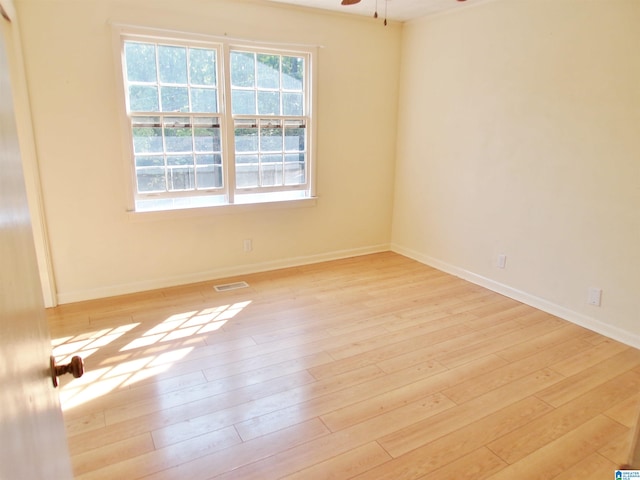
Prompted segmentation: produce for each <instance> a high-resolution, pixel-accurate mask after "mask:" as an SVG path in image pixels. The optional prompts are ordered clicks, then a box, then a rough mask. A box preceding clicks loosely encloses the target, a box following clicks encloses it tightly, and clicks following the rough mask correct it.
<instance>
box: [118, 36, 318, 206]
mask: <svg viewBox="0 0 640 480" xmlns="http://www.w3.org/2000/svg"><path fill="white" fill-rule="evenodd" d="M134 35H136V34H135V33H134V34H131V35H126V37H127V38H124V37H123V38H124V43H123V48H124V55H123V73H124V76H123V78H124V81H125V95H126V106H127V112H128V117H129V120H130V122H131V123H130V125H131V132H132V140H133V170H134V179H135V186H136V188H135V198H136V205H137V204H138V201H141V200H142V199H144V198H167V199H172V198H173V199H179V198H182V197H194V196H195V197H198V195H199V196H200V197H201V198H205V197H204V196H203V195H204V194H213V193H215V194H217V198H223V197H220V194H223V195H224V196H225V197H226V198H228V201H229V202H231V203H235V201H234V197H233V192H236V193H239V194H240V193H247V194H248V193H256V194H260V195H261V194H263V193H265V194H269V193H271V192H286V191H304V190H306V191H307V194H308V192H309V172H308V168H307V167H308V162H309V161H310V158H309V154H308V150H307V148H308V145H307V144H308V142H309V138H308V132H309V130H308V127H309V125H310V121H311V119H310V118H309V117H308V116H307V114H308V109H309V107H308V105H309V104H308V103H307V102H308V101H309V100H308V98H307V87H308V79H307V75H308V72H307V70H306V69H307V68H308V67H309V55H310V54H309V53H308V52H306V53H302V52H300V53H294V52H284V51H280V52H277V51H275V50H273V51H269V50H266V49H265V50H263V49H262V48H260V49H255V50H254V49H253V48H252V47H246V48H245V47H230V46H229V45H227V44H226V43H224V42H222V43H220V44H216V43H214V42H205V41H199V40H194V41H193V42H190V41H189V40H185V39H176V40H175V43H173V40H166V37H165V38H164V39H159V38H157V39H154V38H151V37H146V36H144V35H140V36H134ZM267 48H269V47H267ZM222 52H225V55H222ZM226 61H229V63H228V64H227V65H224V63H225V62H226ZM225 69H228V70H229V73H228V75H230V76H229V77H227V78H229V79H230V80H231V81H230V83H229V84H228V85H227V86H226V87H224V84H223V85H220V84H219V83H218V78H224V77H223V76H221V75H222V72H224V70H225ZM220 88H223V89H226V95H228V98H229V104H227V105H228V107H227V108H230V111H226V112H225V111H224V110H222V111H221V110H220V108H223V109H225V106H224V103H223V102H221V99H222V98H223V97H221V95H222V94H223V93H225V92H222V91H220ZM221 105H222V107H221ZM225 122H229V123H226V124H225ZM231 122H233V125H232V123H231ZM225 125H227V126H225ZM230 126H232V128H233V131H230V132H229V135H230V136H229V137H228V140H227V143H225V142H223V140H224V139H225V138H226V137H225V134H224V132H225V131H226V130H227V128H228V127H230ZM223 143H224V148H223ZM224 152H228V153H225V154H224V155H223V153H224ZM225 155H229V157H225ZM227 169H233V170H232V172H235V174H232V173H230V172H227ZM226 179H228V180H229V182H227V181H226ZM245 197H246V198H247V199H248V198H249V197H251V198H253V196H252V195H247V196H243V198H245ZM237 198H238V201H240V197H237ZM256 198H257V197H256ZM261 198H262V197H261ZM264 198H267V197H264ZM278 198H280V197H278ZM295 198H300V197H295ZM154 201H155V200H154ZM243 201H244V200H243ZM136 208H137V207H136Z"/></svg>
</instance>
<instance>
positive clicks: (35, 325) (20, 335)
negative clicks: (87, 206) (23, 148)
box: [0, 17, 72, 480]
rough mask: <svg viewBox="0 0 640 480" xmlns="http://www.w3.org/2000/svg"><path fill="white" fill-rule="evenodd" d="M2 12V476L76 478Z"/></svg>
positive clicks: (17, 479)
mask: <svg viewBox="0 0 640 480" xmlns="http://www.w3.org/2000/svg"><path fill="white" fill-rule="evenodd" d="M6 22H7V20H5V19H4V18H2V17H0V479H2V480H5V479H6V480H40V479H47V480H52V479H55V480H65V479H70V478H72V473H71V465H70V461H69V451H68V448H67V440H66V435H65V431H64V423H63V420H62V411H61V410H60V400H59V397H58V392H57V391H56V390H55V389H54V388H53V383H52V381H51V376H50V373H49V370H50V369H49V356H50V355H51V339H50V337H49V330H48V328H47V323H46V320H45V311H44V304H43V299H42V290H41V288H40V279H39V274H38V267H37V264H36V255H35V247H34V243H33V235H32V231H31V220H30V218H29V209H28V206H27V197H26V192H25V186H24V178H23V173H22V162H21V159H20V150H19V148H18V138H17V133H16V126H15V117H14V110H13V100H12V96H11V85H10V82H9V72H8V62H7V54H6V45H5V33H6V32H5V30H6V28H7V25H6Z"/></svg>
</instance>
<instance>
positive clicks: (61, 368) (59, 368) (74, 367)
mask: <svg viewBox="0 0 640 480" xmlns="http://www.w3.org/2000/svg"><path fill="white" fill-rule="evenodd" d="M65 373H70V374H71V375H73V376H74V378H80V377H81V376H82V375H83V374H84V361H83V360H82V358H81V357H78V356H77V355H76V356H75V357H73V358H72V359H71V362H70V363H68V364H67V365H56V357H54V356H53V355H51V380H52V381H53V386H54V387H57V386H58V377H59V376H60V375H64V374H65Z"/></svg>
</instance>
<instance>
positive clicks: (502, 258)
mask: <svg viewBox="0 0 640 480" xmlns="http://www.w3.org/2000/svg"><path fill="white" fill-rule="evenodd" d="M496 265H497V267H498V268H504V267H506V266H507V256H506V255H504V254H500V255H498V261H497V262H496Z"/></svg>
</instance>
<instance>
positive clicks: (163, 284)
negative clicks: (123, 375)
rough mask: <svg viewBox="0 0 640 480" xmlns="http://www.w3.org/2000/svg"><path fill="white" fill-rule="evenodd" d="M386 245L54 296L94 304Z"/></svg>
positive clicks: (374, 250)
mask: <svg viewBox="0 0 640 480" xmlns="http://www.w3.org/2000/svg"><path fill="white" fill-rule="evenodd" d="M388 251H389V244H380V245H371V246H367V247H360V248H352V249H347V250H336V251H332V252H325V253H320V254H315V255H307V256H299V257H292V258H283V259H278V260H272V261H268V262H260V263H248V264H244V265H239V266H234V267H223V268H218V269H214V270H206V271H202V272H196V273H193V274H189V275H180V276H175V277H167V278H159V279H153V280H149V281H144V282H134V283H127V284H121V285H111V286H106V287H101V288H95V289H91V290H77V291H73V292H63V293H58V295H57V300H58V304H66V303H75V302H82V301H86V300H95V299H98V298H107V297H115V296H118V295H126V294H129V293H139V292H145V291H149V290H156V289H159V288H168V287H176V286H179V285H188V284H190V283H199V282H208V281H213V280H217V279H220V278H226V277H234V276H237V275H249V274H251V273H260V272H267V271H270V270H278V269H281V268H290V267H299V266H302V265H309V264H313V263H320V262H328V261H331V260H340V259H343V258H349V257H359V256H362V255H370V254H372V253H380V252H388Z"/></svg>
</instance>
